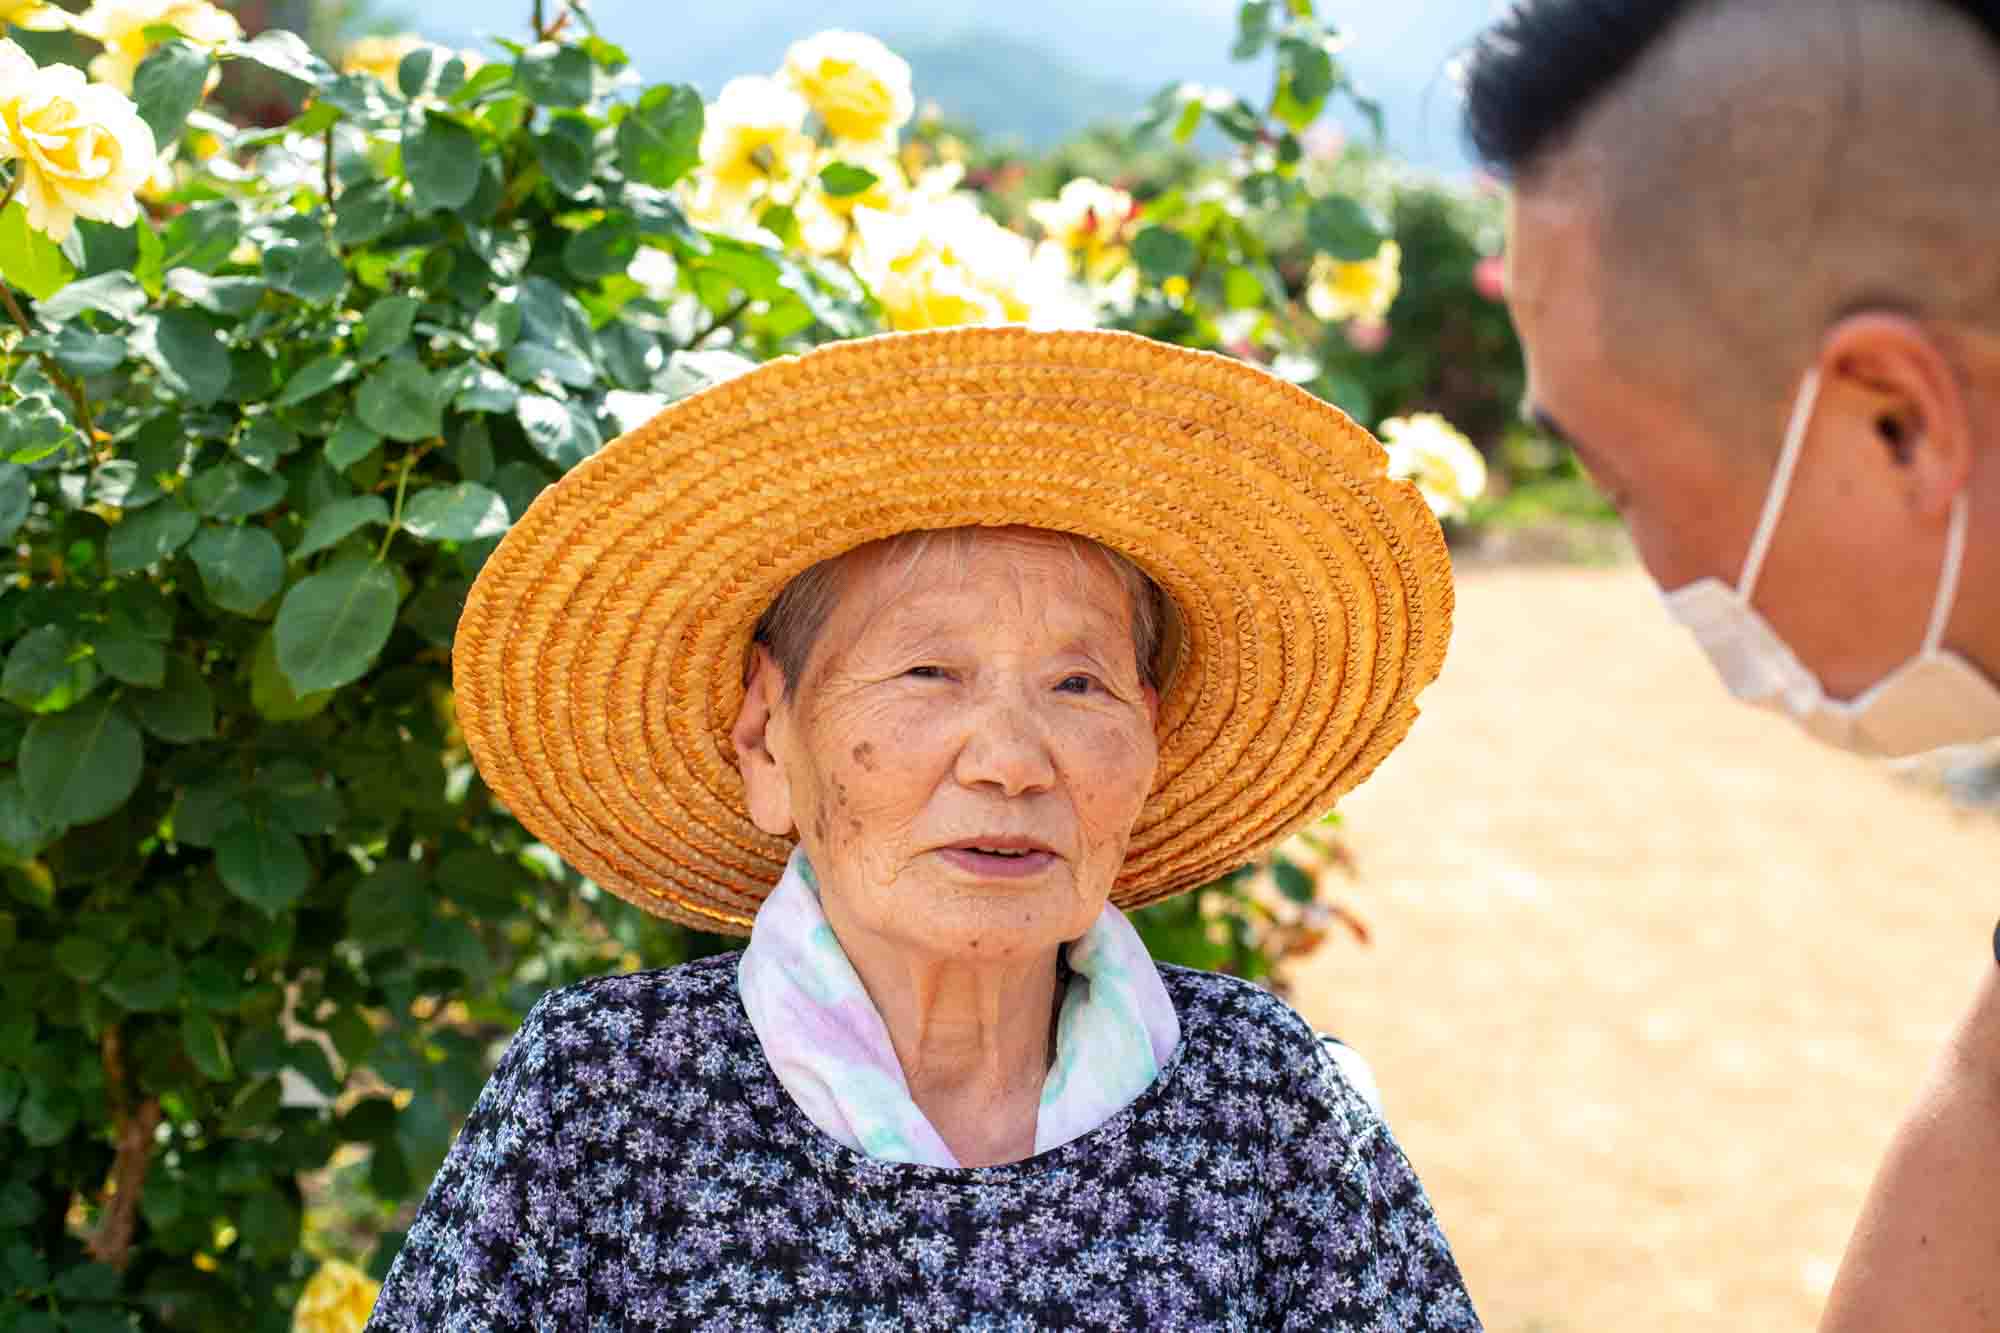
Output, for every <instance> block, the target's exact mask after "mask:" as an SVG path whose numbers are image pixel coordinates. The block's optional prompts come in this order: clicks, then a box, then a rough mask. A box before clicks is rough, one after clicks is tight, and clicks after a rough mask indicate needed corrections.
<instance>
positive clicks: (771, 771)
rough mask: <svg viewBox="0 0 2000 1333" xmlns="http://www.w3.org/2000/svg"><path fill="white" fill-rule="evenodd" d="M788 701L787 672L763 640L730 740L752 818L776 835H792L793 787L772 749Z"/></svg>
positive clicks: (753, 653) (753, 654) (753, 658)
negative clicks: (774, 728)
mask: <svg viewBox="0 0 2000 1333" xmlns="http://www.w3.org/2000/svg"><path fill="white" fill-rule="evenodd" d="M784 701H785V673H784V672H783V671H781V670H779V668H778V663H777V659H775V658H773V657H772V656H771V654H770V651H769V650H768V649H766V648H765V647H764V645H763V644H761V643H760V644H757V645H756V646H755V647H754V648H753V649H752V650H751V659H750V679H749V686H748V688H747V689H746V690H745V691H744V694H743V707H742V708H741V709H740V710H739V711H738V712H737V714H736V725H735V726H733V727H731V728H730V729H729V739H730V741H731V742H732V743H733V744H734V745H735V746H736V769H737V771H738V772H739V773H741V774H742V775H743V792H744V796H745V798H746V800H747V801H748V802H749V806H750V819H751V822H753V823H754V824H756V825H757V827H758V828H760V829H762V830H764V832H766V833H769V834H770V835H772V836H773V837H777V838H785V837H790V836H791V835H792V833H793V831H794V830H795V829H796V827H797V825H796V824H795V823H794V821H793V819H792V788H791V784H790V783H789V782H788V781H786V778H785V771H784V768H783V766H782V765H781V764H780V763H779V762H778V757H777V755H776V753H774V751H773V749H772V745H771V742H772V739H773V738H772V724H773V719H774V718H775V717H776V716H777V714H778V712H779V710H780V709H781V708H782V707H783V705H784Z"/></svg>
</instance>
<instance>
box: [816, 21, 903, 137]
mask: <svg viewBox="0 0 2000 1333" xmlns="http://www.w3.org/2000/svg"><path fill="white" fill-rule="evenodd" d="M784 78H785V81H786V82H788V83H790V84H791V85H792V86H793V87H794V88H796V89H798V91H799V92H800V93H801V94H803V95H804V97H805V99H806V101H807V102H808V103H809V104H810V105H811V106H812V109H813V111H814V112H816V113H817V114H818V116H819V118H820V120H821V121H822V122H823V123H824V124H825V125H826V128H827V129H828V130H829V131H830V132H831V133H832V134H833V135H834V137H836V138H840V139H855V140H862V141H869V142H872V141H875V140H880V139H887V138H890V137H891V136H893V135H894V134H895V133H896V131H897V130H900V129H902V128H903V126H904V125H907V124H908V123H909V120H910V117H911V115H912V114H914V113H915V111H916V107H917V103H916V98H915V96H914V95H913V94H912V93H911V91H910V66H909V63H908V62H907V61H905V60H904V59H903V58H902V57H901V56H899V55H897V54H896V53H895V52H894V51H891V50H890V49H889V48H888V47H886V46H884V45H882V43H881V42H879V41H877V40H876V39H875V38H873V37H870V36H868V35H867V34H866V33H860V32H841V31H838V30H835V31H831V32H823V33H820V34H819V35H818V36H816V37H808V38H806V39H805V40H804V41H799V42H793V43H792V45H791V49H790V50H788V51H786V52H785V67H784Z"/></svg>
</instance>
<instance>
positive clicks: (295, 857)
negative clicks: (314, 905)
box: [215, 819, 312, 916]
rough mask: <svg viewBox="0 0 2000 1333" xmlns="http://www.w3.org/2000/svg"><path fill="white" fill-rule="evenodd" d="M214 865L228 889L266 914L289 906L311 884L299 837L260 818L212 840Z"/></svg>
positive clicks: (308, 866)
mask: <svg viewBox="0 0 2000 1333" xmlns="http://www.w3.org/2000/svg"><path fill="white" fill-rule="evenodd" d="M215 868H216V870H217V871H218V872H219V873H220V874H221V875H222V882H223V884H224V886H226V887H227V888H228V890H229V891H230V892H231V893H233V894H235V895H236V896H237V897H238V898H241V899H242V900H243V901H244V902H246V903H249V904H250V905H251V906H253V907H256V908H258V909H259V910H260V911H262V912H263V913H264V914H265V915H266V916H276V915H277V914H278V913H280V912H282V911H284V910H285V909H286V908H288V907H290V906H292V904H294V903H296V902H297V901H298V900H299V899H300V898H303V897H304V896H305V892H306V889H307V888H308V887H310V886H311V884H312V865H311V863H310V862H308V861H307V860H306V853H305V848H304V847H302V846H300V844H299V840H298V838H297V837H296V836H294V835H293V834H292V833H290V832H288V831H287V830H285V829H281V828H278V827H276V826H275V825H273V824H271V823H269V822H268V821H266V820H262V819H253V820H246V821H244V822H243V823H241V824H237V825H235V826H234V827H232V828H229V829H227V830H225V831H224V832H223V833H222V835H221V836H220V837H218V838H217V839H216V840H215Z"/></svg>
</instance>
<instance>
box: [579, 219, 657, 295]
mask: <svg viewBox="0 0 2000 1333" xmlns="http://www.w3.org/2000/svg"><path fill="white" fill-rule="evenodd" d="M638 253H639V230H638V228H637V227H635V226H634V225H633V224H632V220H631V219H630V218H624V217H616V216H613V217H609V218H606V219H605V220H604V221H602V222H600V223H598V224H597V225H596V226H594V227H585V228H584V229H583V230H582V231H579V232H573V233H571V235H570V238H569V239H568V240H567V241H565V242H563V267H564V268H566V269H568V270H569V272H570V275H571V276H572V277H574V278H576V280H577V281H579V282H586V283H590V282H599V281H602V280H603V279H605V278H609V277H612V276H614V275H616V274H619V273H623V272H624V271H625V270H626V269H628V268H630V267H631V265H632V257H633V256H634V255H636V254H638Z"/></svg>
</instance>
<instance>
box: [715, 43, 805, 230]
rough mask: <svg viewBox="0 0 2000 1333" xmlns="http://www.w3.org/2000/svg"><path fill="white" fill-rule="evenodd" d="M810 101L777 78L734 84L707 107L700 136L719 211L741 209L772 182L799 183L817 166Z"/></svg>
mask: <svg viewBox="0 0 2000 1333" xmlns="http://www.w3.org/2000/svg"><path fill="white" fill-rule="evenodd" d="M805 123H806V104H805V99H804V98H802V97H800V96H799V95H798V94H797V93H795V92H793V91H792V90H791V89H790V88H787V87H785V86H784V85H783V84H781V83H779V82H778V81H777V80H776V79H766V78H762V77H757V76H750V77H745V78H740V79H731V80H730V81H729V82H728V83H725V84H723V85H722V92H721V94H720V95H719V96H717V98H716V99H715V101H714V102H713V103H712V104H711V105H710V106H709V108H708V115H707V119H706V121H705V123H704V124H703V126H702V131H701V161H702V166H703V168H704V169H705V170H704V175H705V176H706V177H707V179H708V180H709V181H710V182H712V183H713V185H714V188H715V192H716V195H717V200H716V206H717V207H718V208H719V209H723V210H727V209H728V208H729V207H730V206H731V205H732V204H736V205H740V204H741V203H742V202H744V201H747V200H748V198H749V197H750V196H751V195H752V194H754V193H756V192H758V191H759V190H761V189H763V188H764V187H765V186H767V185H768V184H769V183H770V182H772V181H794V180H798V179H799V178H801V177H802V176H804V175H805V173H806V172H807V171H808V170H810V169H811V167H812V157H813V141H812V140H811V139H810V138H808V137H807V136H806V134H805V131H804V126H805Z"/></svg>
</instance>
